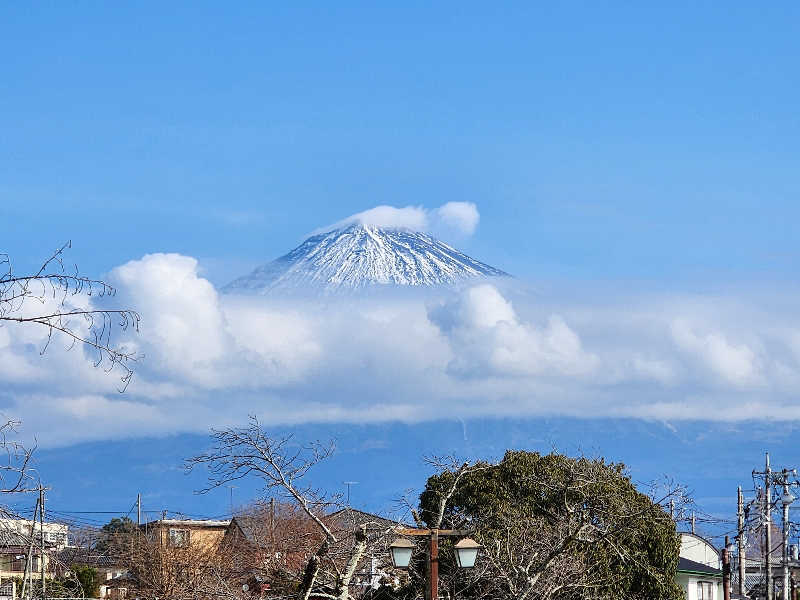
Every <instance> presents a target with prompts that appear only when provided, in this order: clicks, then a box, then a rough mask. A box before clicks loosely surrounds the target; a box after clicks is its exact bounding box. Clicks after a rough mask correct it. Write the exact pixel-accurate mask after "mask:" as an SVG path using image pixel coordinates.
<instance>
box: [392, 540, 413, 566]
mask: <svg viewBox="0 0 800 600" xmlns="http://www.w3.org/2000/svg"><path fill="white" fill-rule="evenodd" d="M413 549H414V544H413V543H412V542H410V541H409V540H407V539H406V538H397V539H396V540H395V541H393V542H392V543H391V545H390V546H389V550H390V551H391V553H392V563H393V564H394V566H395V567H397V568H398V569H407V568H408V565H409V563H410V562H411V551H412V550H413Z"/></svg>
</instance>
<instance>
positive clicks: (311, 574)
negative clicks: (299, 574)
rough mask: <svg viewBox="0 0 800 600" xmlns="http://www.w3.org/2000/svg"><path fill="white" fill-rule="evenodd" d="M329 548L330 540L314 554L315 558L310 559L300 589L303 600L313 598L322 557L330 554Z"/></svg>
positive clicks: (323, 543)
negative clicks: (312, 594)
mask: <svg viewBox="0 0 800 600" xmlns="http://www.w3.org/2000/svg"><path fill="white" fill-rule="evenodd" d="M329 547H330V544H329V543H328V540H325V541H324V542H322V545H321V546H320V547H319V548H318V549H317V551H316V552H315V553H314V556H312V557H311V558H309V559H308V564H307V565H306V570H305V572H304V573H303V584H302V586H301V587H300V598H302V600H308V598H309V597H310V596H311V590H312V589H313V588H314V582H315V581H316V580H317V574H318V573H319V568H320V565H321V564H322V557H323V556H325V555H326V554H327V553H328V548H329Z"/></svg>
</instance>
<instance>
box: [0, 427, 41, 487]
mask: <svg viewBox="0 0 800 600" xmlns="http://www.w3.org/2000/svg"><path fill="white" fill-rule="evenodd" d="M20 425H21V422H20V421H14V420H8V421H6V422H5V423H3V424H2V425H0V450H2V454H3V458H2V460H0V494H13V493H18V492H32V491H35V490H37V489H38V483H37V480H36V473H35V471H34V469H33V468H32V467H31V458H32V457H33V453H34V451H35V450H36V446H35V445H32V446H26V445H24V444H23V443H22V442H20V441H19V440H18V439H16V437H17V434H18V432H19V430H18V428H19V426H20Z"/></svg>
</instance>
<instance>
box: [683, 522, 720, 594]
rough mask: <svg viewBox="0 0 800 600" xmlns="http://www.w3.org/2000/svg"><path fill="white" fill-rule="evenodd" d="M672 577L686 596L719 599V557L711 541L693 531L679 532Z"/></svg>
mask: <svg viewBox="0 0 800 600" xmlns="http://www.w3.org/2000/svg"><path fill="white" fill-rule="evenodd" d="M679 535H680V541H681V549H680V556H679V558H678V572H677V575H676V580H677V582H678V584H679V585H680V586H681V587H682V588H683V591H684V593H685V594H686V600H722V598H723V597H724V596H723V590H722V557H721V555H720V552H719V550H717V549H716V548H715V547H714V544H712V543H711V542H709V541H708V540H706V539H705V538H702V537H700V536H699V535H695V534H694V533H680V534H679Z"/></svg>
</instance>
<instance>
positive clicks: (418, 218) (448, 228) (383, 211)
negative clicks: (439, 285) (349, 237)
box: [314, 202, 480, 235]
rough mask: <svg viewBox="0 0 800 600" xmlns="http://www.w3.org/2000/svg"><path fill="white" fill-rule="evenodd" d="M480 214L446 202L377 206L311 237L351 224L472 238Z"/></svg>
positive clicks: (467, 205) (462, 204)
mask: <svg viewBox="0 0 800 600" xmlns="http://www.w3.org/2000/svg"><path fill="white" fill-rule="evenodd" d="M478 221H480V213H478V207H477V206H475V204H473V203H472V202H448V203H446V204H443V205H442V206H440V207H438V208H435V209H427V208H425V207H423V206H404V207H402V208H398V207H395V206H387V205H381V206H376V207H374V208H370V209H368V210H365V211H362V212H359V213H356V214H354V215H350V216H349V217H347V218H344V219H342V220H341V221H337V222H336V223H333V224H332V225H329V226H327V227H321V228H319V229H317V230H316V231H314V233H323V232H326V231H331V230H333V229H339V228H341V227H345V226H347V225H351V224H354V223H360V224H362V225H374V226H376V227H386V228H398V229H412V230H414V231H437V232H441V233H444V234H447V233H457V234H459V235H472V234H473V233H474V232H475V229H476V228H477V227H478Z"/></svg>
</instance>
